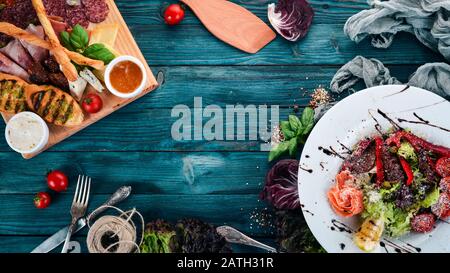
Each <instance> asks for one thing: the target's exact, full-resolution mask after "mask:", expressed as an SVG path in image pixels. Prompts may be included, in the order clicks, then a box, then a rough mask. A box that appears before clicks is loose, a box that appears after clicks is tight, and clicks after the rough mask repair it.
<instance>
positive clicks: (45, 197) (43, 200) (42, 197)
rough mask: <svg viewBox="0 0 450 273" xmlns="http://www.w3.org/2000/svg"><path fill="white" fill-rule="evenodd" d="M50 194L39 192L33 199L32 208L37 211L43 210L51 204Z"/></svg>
mask: <svg viewBox="0 0 450 273" xmlns="http://www.w3.org/2000/svg"><path fill="white" fill-rule="evenodd" d="M51 200H52V199H51V198H50V194H48V193H46V192H39V193H37V194H36V196H35V197H34V199H33V202H34V206H35V207H36V208H38V209H45V208H46V207H48V206H49V205H50V202H51Z"/></svg>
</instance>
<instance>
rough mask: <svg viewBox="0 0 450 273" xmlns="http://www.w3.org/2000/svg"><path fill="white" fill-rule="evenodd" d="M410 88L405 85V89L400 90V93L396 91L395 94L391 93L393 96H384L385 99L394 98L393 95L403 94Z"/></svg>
mask: <svg viewBox="0 0 450 273" xmlns="http://www.w3.org/2000/svg"><path fill="white" fill-rule="evenodd" d="M410 87H411V86H409V85H407V86H405V88H403V89H402V90H400V91H398V92H395V93H393V94H390V95H387V96H385V98H387V97H391V96H395V95H398V94H400V93H403V92H405V91H406V90H408V89H409V88H410Z"/></svg>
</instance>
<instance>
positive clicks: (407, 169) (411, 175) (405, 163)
mask: <svg viewBox="0 0 450 273" xmlns="http://www.w3.org/2000/svg"><path fill="white" fill-rule="evenodd" d="M399 158H400V164H401V165H402V168H403V171H404V172H405V174H406V177H407V180H406V185H407V186H409V185H411V184H412V182H413V180H414V173H413V171H412V169H411V166H409V163H408V161H406V160H405V159H404V158H403V157H401V156H400V157H399Z"/></svg>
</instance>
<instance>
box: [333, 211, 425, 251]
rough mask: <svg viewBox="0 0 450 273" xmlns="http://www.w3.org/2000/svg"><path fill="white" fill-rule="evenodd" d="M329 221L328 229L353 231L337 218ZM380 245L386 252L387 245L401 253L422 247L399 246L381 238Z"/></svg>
mask: <svg viewBox="0 0 450 273" xmlns="http://www.w3.org/2000/svg"><path fill="white" fill-rule="evenodd" d="M331 223H332V224H333V226H331V227H330V229H331V230H332V231H335V230H337V231H339V232H346V233H349V234H352V233H354V232H355V231H354V230H353V229H352V228H351V227H349V226H348V225H346V224H344V223H342V222H340V221H339V220H336V219H332V220H331ZM380 246H381V247H383V248H384V250H385V251H386V253H389V251H388V249H387V246H389V247H391V248H392V249H394V251H395V252H397V253H402V252H406V253H412V252H421V251H422V249H421V248H419V247H415V246H413V245H411V244H409V243H405V246H401V245H399V244H396V243H394V242H392V241H391V240H389V239H386V238H383V239H382V240H381V241H380Z"/></svg>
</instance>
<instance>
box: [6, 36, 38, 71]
mask: <svg viewBox="0 0 450 273" xmlns="http://www.w3.org/2000/svg"><path fill="white" fill-rule="evenodd" d="M0 53H3V54H5V55H6V56H8V57H9V58H10V59H11V60H13V61H14V62H16V63H17V64H18V65H20V66H21V67H22V68H23V69H25V70H27V71H29V70H30V69H31V66H32V65H33V59H32V58H31V57H30V55H29V54H28V52H27V51H26V50H25V48H24V47H23V46H22V44H21V43H20V42H19V41H18V40H12V41H11V42H9V43H8V45H7V46H5V47H3V48H1V49H0Z"/></svg>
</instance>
